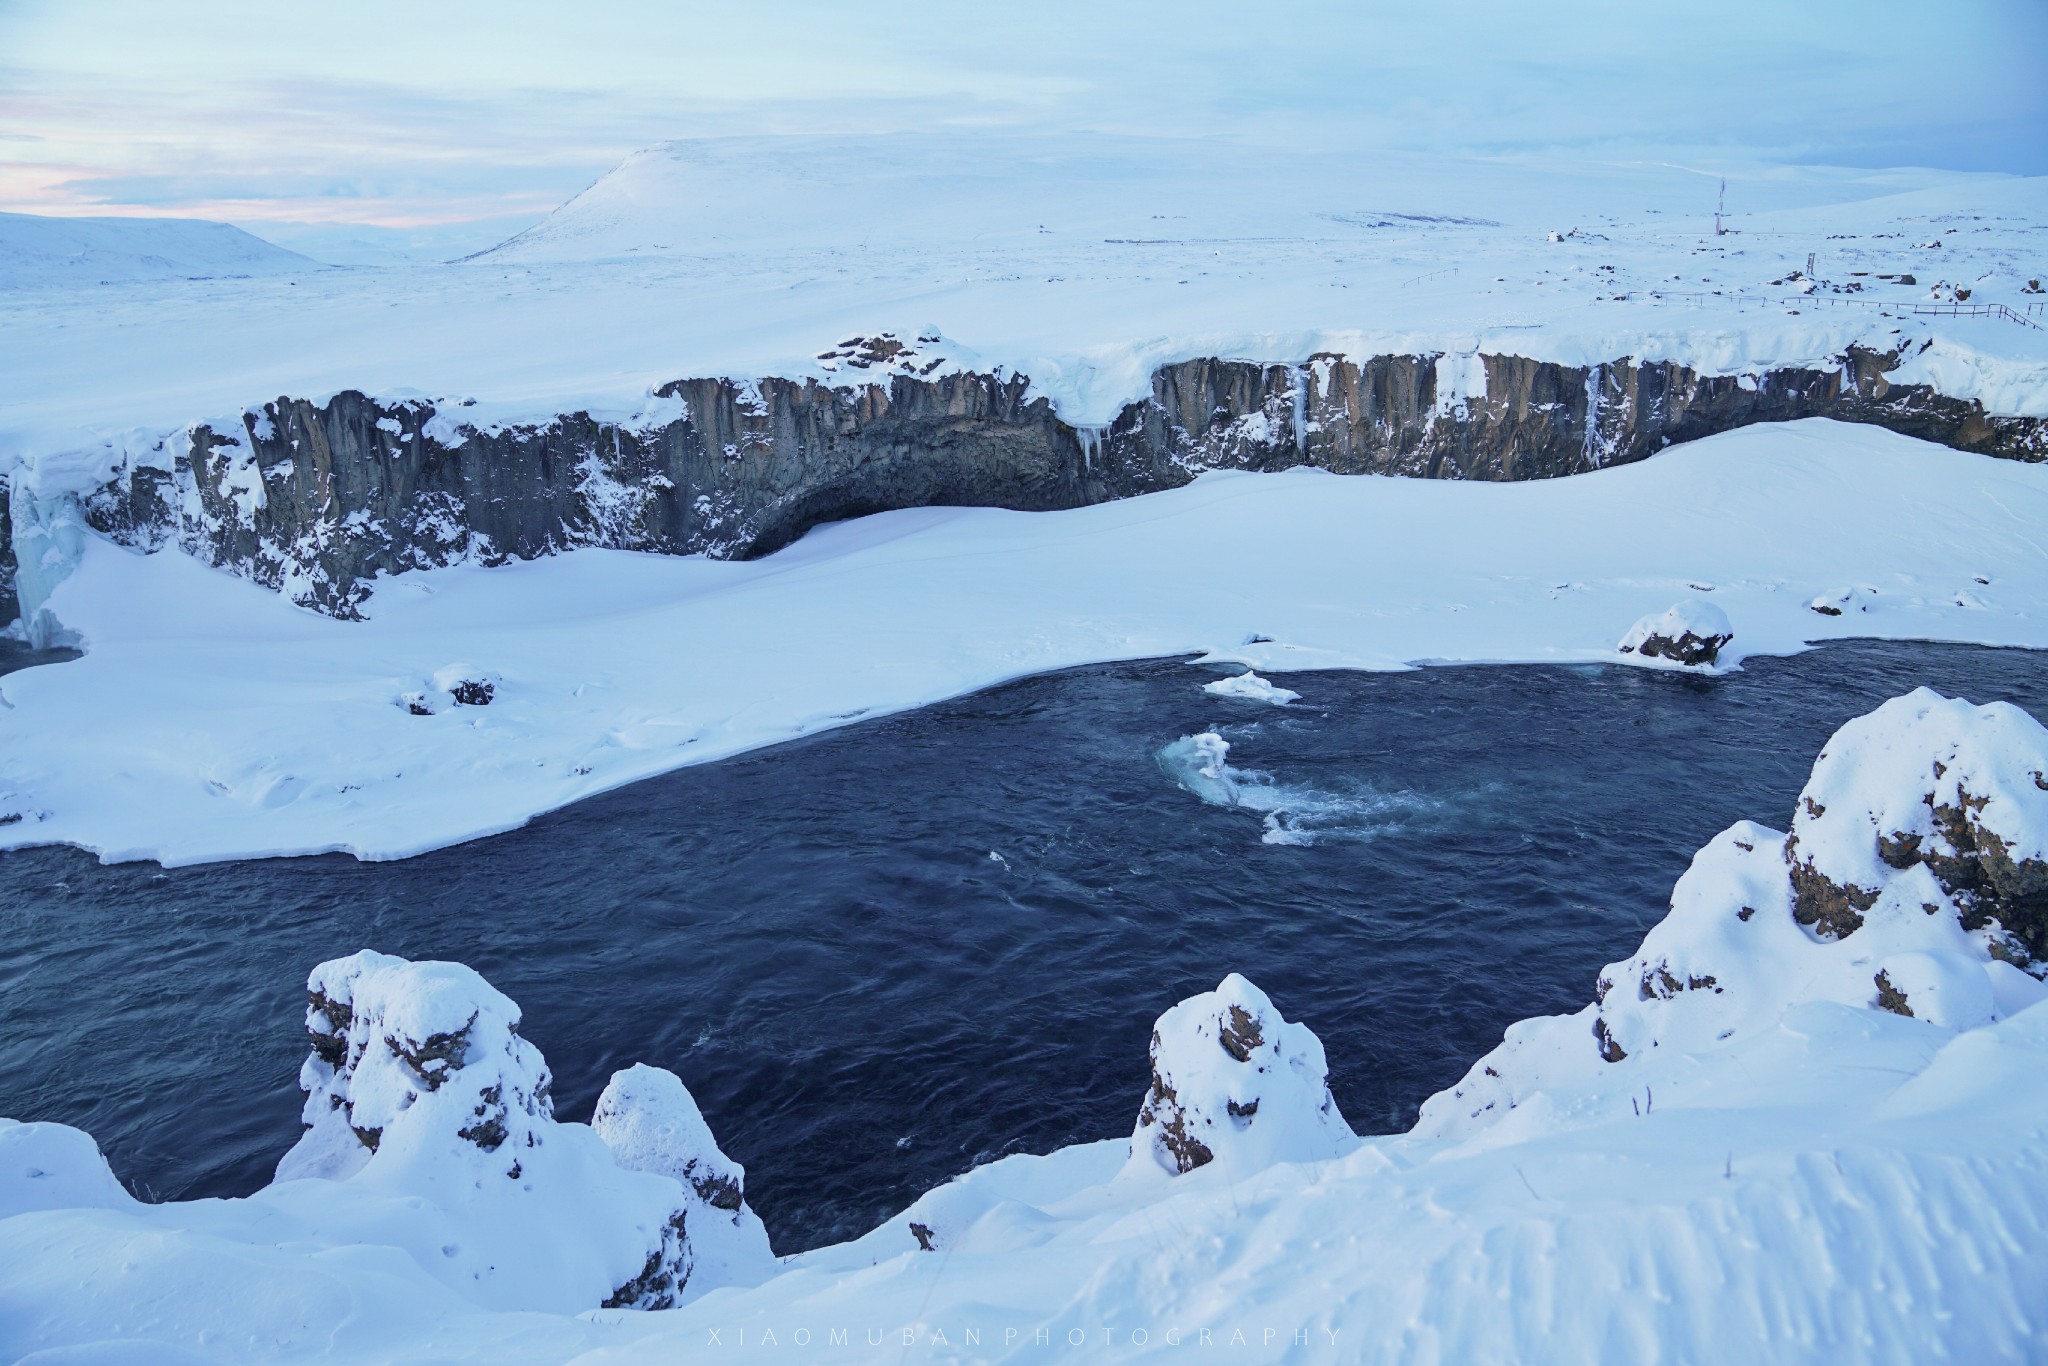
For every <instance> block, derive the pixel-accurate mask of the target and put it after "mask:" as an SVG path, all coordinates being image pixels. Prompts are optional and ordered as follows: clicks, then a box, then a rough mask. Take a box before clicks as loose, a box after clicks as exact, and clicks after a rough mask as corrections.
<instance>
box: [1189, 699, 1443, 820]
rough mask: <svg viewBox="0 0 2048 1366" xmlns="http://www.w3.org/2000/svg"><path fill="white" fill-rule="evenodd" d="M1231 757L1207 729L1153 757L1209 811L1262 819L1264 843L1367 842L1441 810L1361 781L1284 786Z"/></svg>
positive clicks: (1436, 803) (1423, 799)
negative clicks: (1223, 809) (1231, 810)
mask: <svg viewBox="0 0 2048 1366" xmlns="http://www.w3.org/2000/svg"><path fill="white" fill-rule="evenodd" d="M1244 731H1245V732H1252V731H1255V728H1253V727H1246V728H1244ZM1241 733H1242V732H1241ZM1229 756H1230V741H1228V740H1226V739H1224V738H1223V736H1222V735H1220V734H1218V733H1217V732H1216V731H1213V730H1210V731H1203V732H1201V733H1200V734H1197V735H1183V736H1182V737H1181V738H1180V739H1178V740H1175V741H1174V742H1173V743H1172V744H1170V745H1166V746H1164V747H1163V748H1161V749H1160V750H1159V752H1158V754H1157V755H1156V756H1155V758H1156V761H1157V762H1158V764H1159V767H1160V769H1161V771H1162V772H1164V773H1165V774H1166V775H1167V776H1168V777H1170V778H1172V779H1173V780H1174V782H1176V783H1178V784H1179V785H1180V786H1181V787H1183V788H1185V789H1186V790H1187V791H1189V792H1192V793H1194V794H1195V795H1196V796H1197V797H1200V798H1201V799H1202V800H1203V801H1205V802H1207V803H1209V805H1211V806H1227V807H1235V808H1238V809H1240V810H1243V811H1248V812H1255V813H1257V814H1258V815H1260V816H1261V817H1262V821H1263V824H1264V826H1265V833H1264V834H1262V835H1261V836H1260V842H1261V843H1264V844H1283V845H1295V846H1306V845H1312V844H1319V843H1323V842H1325V841H1328V840H1333V839H1335V840H1363V839H1372V838H1375V837H1377V836H1379V835H1383V834H1386V833H1388V832H1389V831H1391V830H1393V829H1396V828H1398V827H1400V826H1404V825H1406V824H1408V823H1409V822H1411V821H1412V820H1414V819H1415V818H1416V817H1418V816H1423V815H1427V814H1430V813H1433V812H1436V811H1439V810H1441V809H1442V808H1443V802H1442V801H1440V800H1438V799H1436V798H1434V797H1428V796H1424V795H1423V794H1421V793H1419V792H1410V791H1393V792H1389V791H1386V790H1384V789H1382V788H1379V787H1375V786H1373V785H1372V784H1371V783H1369V782H1366V781H1364V780H1362V779H1358V780H1352V781H1350V782H1347V783H1346V784H1345V789H1346V790H1344V791H1330V790H1327V789H1323V788H1317V787H1310V786H1305V785H1294V784H1288V783H1282V782H1280V781H1278V780H1276V779H1275V778H1274V777H1273V775H1272V774H1270V773H1265V772H1261V771H1259V770H1256V769H1242V768H1233V767H1231V765H1230V762H1229Z"/></svg>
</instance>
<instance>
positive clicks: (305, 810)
mask: <svg viewBox="0 0 2048 1366" xmlns="http://www.w3.org/2000/svg"><path fill="white" fill-rule="evenodd" d="M2044 525H2048V467H2043V466H2036V465H2027V464H2022V463H2018V462H2014V461H2001V460H1992V459H1987V458H1984V457H1978V456H1970V455H1965V454H1960V453H1957V452H1953V451H1949V450H1945V449H1941V448H1938V447H1934V446H1931V445H1928V444H1926V443H1922V442H1917V441H1913V440H1911V439H1909V438H1905V437H1900V436H1896V435H1893V434H1890V433H1886V432H1882V431H1877V430H1872V429H1868V428H1858V427H1847V426H1842V425H1838V424H1833V423H1825V422H1807V423H1794V424H1784V425H1778V426H1768V427H1756V428H1748V429H1744V430H1742V431H1739V432H1733V433H1729V434H1726V435H1724V436H1720V437H1715V438H1709V439H1707V440H1703V441H1699V442H1694V443H1690V444H1688V445H1686V446H1684V447H1675V448H1673V449H1672V450H1670V451H1667V452H1665V453H1664V454H1662V455H1660V456H1658V457H1656V458H1654V459H1652V460H1648V461H1644V462H1642V463H1640V464H1637V465H1632V466H1628V467H1624V468H1618V469H1611V470H1603V471H1599V472H1597V473H1594V474H1590V475H1584V476H1575V477H1573V478H1570V479H1564V480H1550V481H1541V482H1536V483H1526V484H1508V485H1494V484H1466V483H1459V482H1451V481H1440V480H1405V479H1390V478H1369V477H1357V478H1346V477H1338V476H1332V475H1327V474H1321V473H1316V472H1310V471H1294V472H1289V473H1286V474H1272V475H1248V474H1215V475H1209V476H1205V477H1204V478H1202V479H1200V480H1198V481H1197V482H1195V483H1194V484H1192V485H1189V486H1187V487H1185V488H1181V489H1176V490H1172V491H1169V492H1166V493H1161V494H1156V495H1149V496H1146V497H1143V498H1136V499H1129V500H1125V501H1122V502H1117V503H1111V504H1105V505H1101V506H1096V507H1090V508H1082V509H1077V510H1073V511H1067V512H1056V513H1029V514H1026V513H1007V512H1000V511H994V510H988V509H936V508H933V509H921V510H913V511H905V512H896V513H889V514H884V515H880V516H875V517H870V518H864V519H861V520H859V521H856V522H850V523H843V524H839V525H835V526H830V527H825V528H821V529H819V530H818V531H816V532H814V533H812V534H811V535H809V536H807V537H805V538H804V539H803V540H802V541H800V542H798V543H797V544H795V545H793V546H791V547H789V548H788V549H786V550H784V551H782V552H780V553H778V554H775V555H772V556H769V557H767V558H765V559H761V560H758V561H751V562H745V563H734V562H718V561H710V560H705V559H699V558H671V557H661V556H653V555H634V554H625V553H619V552H602V551H585V552H576V553H573V554H566V555H561V556H557V557H554V558H551V559H546V560H539V561H532V562H525V563H517V564H511V565H506V566H503V567H500V568H495V569H482V568H474V567H465V568H453V569H445V570H435V571H429V572H417V573H408V574H404V575H399V576H397V577H395V578H391V579H387V580H384V581H382V582H381V584H380V586H379V587H378V589H377V591H376V593H375V594H374V596H373V597H372V598H371V599H370V600H369V602H368V603H366V604H365V611H366V612H367V614H368V617H369V619H368V620H367V621H363V622H339V621H334V620H331V619H327V618H323V617H320V616H317V615H314V614H312V613H309V612H305V611H301V610H298V609H296V608H293V607H292V606H290V605H289V604H288V603H286V602H285V601H283V600H282V599H281V598H280V597H279V596H277V595H276V594H274V593H271V592H268V591H266V590H263V589H260V588H258V587H255V586H254V585H251V584H249V583H247V582H245V581H241V580H238V579H235V578H232V577H229V576H228V575H225V574H221V573H217V572H214V571H211V570H208V569H205V568H203V567H201V566H200V565H198V564H197V563H195V562H194V561H192V560H190V559H188V558H186V557H184V556H183V555H181V554H179V553H177V552H175V551H171V550H165V551H163V552H160V553H158V554H156V555H149V556H146V555H139V554H135V553H131V552H129V551H126V550H123V549H121V548H119V547H116V546H114V545H112V544H110V543H108V542H105V541H102V540H99V539H96V538H91V537H87V538H85V539H84V541H83V544H82V559H81V561H80V563H79V565H78V568H77V569H76V570H75V571H74V572H73V573H72V574H71V576H70V577H69V578H67V579H65V580H64V581H63V582H62V583H60V584H58V585H57V586H56V587H55V589H54V590H53V594H52V597H51V607H52V609H53V611H54V612H55V614H56V616H57V617H58V619H60V620H61V621H62V622H63V623H64V625H65V626H66V627H67V628H69V629H70V630H72V631H75V632H77V633H78V634H79V635H80V636H81V637H82V639H83V641H84V643H85V645H86V647H87V650H88V653H87V654H86V656H85V657H84V658H83V659H80V660H77V661H74V662H71V663H66V664H62V665H58V666H54V667H48V668H39V669H31V670H26V671H23V672H19V673H15V674H11V675H9V676H8V677H6V678H5V679H4V680H0V704H4V705H0V847H4V846H11V845H24V844H35V843H72V844H77V845H80V846H82V847H85V848H88V849H92V850H95V851H98V852H99V853H100V854H101V855H102V856H103V857H105V858H108V859H132V858H155V859H161V860H164V861H166V862H195V861H203V860H208V859H220V858H231V857H243V856H255V855H265V854H288V853H303V852H310V851H317V850H335V849H338V850H345V851H349V852H352V853H355V854H358V855H360V856H362V857H366V858H395V857H403V856H405V855H408V854H412V853H416V852H419V851H421V850H425V849H430V848H434V847H437V846H441V845H445V844H449V843H452V842H455V841H459V840H462V839H467V838H470V837H473V836H476V835H480V834H485V833H489V832H493V831H499V830H504V829H508V828H511V827H514V826H517V825H519V824H520V823H522V822H523V821H525V820H527V819H528V818H530V817H531V816H532V815H534V814H535V813H537V812H540V811H545V810H548V809H551V808H554V807H557V806H560V805H563V804H565V803H568V802H571V801H574V800H576V799H577V798H579V797H584V796H587V795H590V794H591V793H594V792H597V791H600V790H603V789H606V788H610V787H614V786H617V785H619V784H621V783H626V782H630V781H632V780H634V779H637V778H642V777H646V776H648V775H650V774H654V773H658V772H661V771H664V770H667V769H671V768H675V767H677V766H680V765H683V764H688V763H697V762H702V761H705V760H709V759H715V758H719V757H723V756H725V755H729V754H732V753H735V752H737V751H740V750H744V749H747V748H750V747H755V746H760V745H765V744H772V743H774V742H776V741H779V740H784V739H788V738H790V737H792V736H796V735H801V734H806V733H809V732H813V731H816V730H820V729H823V728H826V727H831V726H836V725H842V724H845V723H847V722H849V721H852V720H855V719H858V718H860V717H864V716H873V715H877V714H880V713H884V712H889V711H895V710H901V709H905V708H909V707H914V706H919V705H923V704H925V703H929V702H933V701H936V700H939V699H942V698H945V697H949V696H955V695H958V694H960V693H963V692H966V691H970V690H972V689H975V688H980V687H985V686H988V685H990V684H994V683H998V682H1001V681H1003V680H1006V679H1010V678H1014V677H1018V676H1021V675H1025V674H1030V673H1036V672H1042V671H1045V670H1050V669H1058V668H1064V667H1069V666H1073V665H1079V664H1087V663H1096V662H1102V661H1107V660H1117V659H1131V658H1142V657H1156V656H1163V655H1173V654H1181V653H1186V654H1193V655H1202V656H1204V657H1205V658H1207V659H1209V660H1212V661H1215V662H1231V663H1235V664H1237V665H1238V666H1239V667H1241V668H1251V669H1256V670H1261V671H1278V672H1298V671H1302V670H1309V669H1318V668H1366V669H1397V668H1404V667H1408V666H1410V665H1412V664H1414V663H1417V662H1431V661H1457V660H1468V661H1491V660H1524V661H1613V660H1617V659H1622V660H1627V659H1639V658H1640V656H1639V655H1635V656H1623V655H1619V654H1618V653H1617V652H1616V650H1615V642H1616V640H1617V639H1618V638H1619V636H1620V634H1621V633H1622V632H1623V631H1625V630H1626V629H1627V627H1628V625H1629V623H1631V622H1634V621H1637V620H1638V619H1640V618H1642V617H1643V616H1644V615H1645V614H1654V613H1658V612H1661V611H1663V609H1665V608H1667V607H1669V606H1670V605H1671V604H1672V603H1673V602H1674V601H1681V600H1689V599H1703V600H1706V601H1708V602H1710V603H1711V604H1713V605H1714V607H1715V608H1716V610H1718V611H1719V612H1721V613H1723V614H1725V616H1726V618H1727V619H1728V620H1729V621H1730V622H1732V623H1734V629H1735V630H1736V631H1738V632H1739V634H1738V636H1737V638H1736V640H1735V641H1734V643H1733V644H1732V645H1731V646H1730V647H1728V648H1727V649H1724V650H1723V651H1722V653H1721V655H1720V657H1719V663H1720V665H1721V666H1722V667H1727V666H1731V665H1734V664H1736V663H1738V662H1739V657H1740V654H1741V653H1742V652H1748V653H1759V652H1783V651H1792V650H1797V649H1800V648H1802V646H1803V645H1804V644H1805V642H1807V641H1810V640H1815V639H1826V638H1829V637H1831V636H1847V635H1858V636H1879V637H1893V638H1910V639H1927V640H1953V641H1970V642H1978V643H1984V644H1994V645H2021V646H2031V647H2035V648H2040V647H2048V550H2044V547H2043V543H2042V539H2041V537H2040V534H2039V530H2038V529H2039V528H2040V527H2042V526H2044ZM1843 585H1851V586H1853V587H1854V588H1855V591H1856V593H1857V601H1858V605H1859V608H1860V609H1861V610H1858V611H1856V612H1854V613H1849V614H1844V615H1842V616H1839V617H1828V616H1824V615H1821V614H1818V613H1815V612H1813V611H1811V610H1809V607H1808V604H1809V603H1810V602H1811V601H1812V600H1813V599H1814V597H1815V595H1816V594H1818V593H1824V592H1832V591H1835V590H1837V589H1840V588H1841V587H1842V586H1843ZM1248 642H1249V643H1248ZM1656 662H1658V663H1660V664H1661V661H1656ZM486 685H488V686H487V687H486ZM1192 685H1193V680H1192V679H1191V686H1192ZM465 696H467V697H468V698H469V699H470V700H469V701H467V702H465V701H464V698H465ZM419 709H424V710H425V711H426V712H427V713H429V714H425V715H421V714H417V712H418V710H419Z"/></svg>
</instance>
